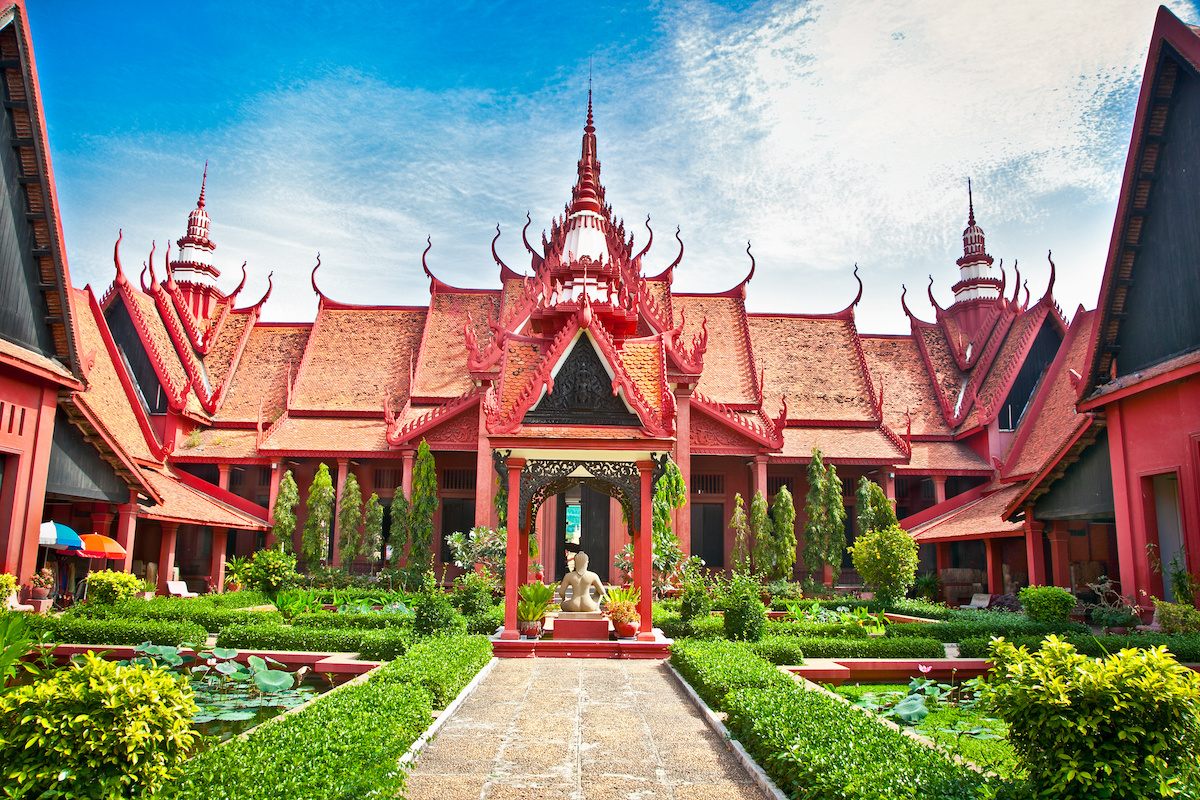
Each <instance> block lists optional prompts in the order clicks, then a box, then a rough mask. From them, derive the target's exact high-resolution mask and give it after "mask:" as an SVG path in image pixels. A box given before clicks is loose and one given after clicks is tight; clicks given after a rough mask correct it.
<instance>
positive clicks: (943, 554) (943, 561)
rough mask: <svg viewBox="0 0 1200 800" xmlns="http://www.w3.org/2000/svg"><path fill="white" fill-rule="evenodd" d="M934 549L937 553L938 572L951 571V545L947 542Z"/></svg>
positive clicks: (939, 543) (935, 546)
mask: <svg viewBox="0 0 1200 800" xmlns="http://www.w3.org/2000/svg"><path fill="white" fill-rule="evenodd" d="M934 548H935V549H936V552H937V571H938V572H939V573H941V571H942V570H944V569H950V545H949V544H947V543H946V542H938V543H937V544H936V545H934Z"/></svg>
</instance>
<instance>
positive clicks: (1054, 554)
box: [1049, 519, 1071, 589]
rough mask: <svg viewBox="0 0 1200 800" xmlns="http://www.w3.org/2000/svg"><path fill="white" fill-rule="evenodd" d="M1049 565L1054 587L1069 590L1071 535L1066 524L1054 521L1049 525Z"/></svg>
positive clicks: (1058, 520) (1061, 521)
mask: <svg viewBox="0 0 1200 800" xmlns="http://www.w3.org/2000/svg"><path fill="white" fill-rule="evenodd" d="M1049 537H1050V563H1051V564H1052V565H1053V569H1054V585H1055V586H1061V587H1062V588H1064V589H1070V588H1071V533H1070V531H1068V530H1067V523H1066V522H1065V521H1063V520H1061V519H1056V520H1054V521H1053V522H1051V523H1050V533H1049Z"/></svg>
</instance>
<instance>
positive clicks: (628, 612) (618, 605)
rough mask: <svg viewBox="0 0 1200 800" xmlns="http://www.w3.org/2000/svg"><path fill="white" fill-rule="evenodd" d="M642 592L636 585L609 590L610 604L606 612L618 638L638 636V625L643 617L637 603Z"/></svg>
mask: <svg viewBox="0 0 1200 800" xmlns="http://www.w3.org/2000/svg"><path fill="white" fill-rule="evenodd" d="M641 596H642V593H641V591H640V590H639V589H638V588H637V587H636V586H631V587H628V588H616V587H610V588H609V590H608V605H607V606H606V607H605V612H606V613H607V614H608V618H609V619H610V620H612V624H613V630H615V631H616V632H617V638H618V639H630V638H633V637H634V636H637V632H638V626H639V625H640V624H641V622H642V617H641V615H640V614H638V610H637V604H638V600H640V599H641Z"/></svg>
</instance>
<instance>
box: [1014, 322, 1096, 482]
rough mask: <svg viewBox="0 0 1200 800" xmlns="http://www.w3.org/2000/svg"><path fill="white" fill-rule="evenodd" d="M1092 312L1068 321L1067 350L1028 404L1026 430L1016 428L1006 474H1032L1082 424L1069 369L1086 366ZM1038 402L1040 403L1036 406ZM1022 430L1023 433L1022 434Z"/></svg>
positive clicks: (1082, 419)
mask: <svg viewBox="0 0 1200 800" xmlns="http://www.w3.org/2000/svg"><path fill="white" fill-rule="evenodd" d="M1094 319H1095V312H1094V311H1089V312H1081V313H1080V314H1077V315H1076V317H1075V321H1074V324H1072V325H1071V330H1070V333H1069V334H1068V335H1069V336H1070V337H1071V340H1070V342H1069V343H1067V345H1066V347H1067V354H1066V357H1065V358H1064V359H1063V361H1062V367H1061V369H1059V370H1058V371H1057V372H1056V373H1054V374H1053V375H1051V376H1049V377H1048V379H1047V381H1046V384H1045V385H1044V386H1043V388H1042V389H1041V390H1040V391H1039V392H1038V395H1039V396H1038V397H1037V398H1035V399H1034V401H1033V405H1032V406H1031V407H1030V408H1031V412H1036V413H1029V414H1026V415H1025V416H1026V418H1025V419H1024V420H1022V422H1021V427H1022V428H1024V427H1025V426H1026V425H1029V426H1031V427H1030V429H1029V431H1028V432H1027V433H1026V432H1025V431H1021V430H1018V431H1017V435H1016V436H1014V437H1013V444H1014V445H1016V444H1017V443H1018V442H1020V443H1021V450H1020V452H1019V453H1018V454H1017V458H1016V461H1015V462H1014V463H1013V464H1012V466H1011V467H1010V468H1009V469H1008V470H1007V474H1009V475H1032V474H1033V473H1035V472H1038V471H1039V470H1041V469H1042V467H1044V466H1046V463H1047V462H1048V461H1049V460H1050V459H1051V458H1052V457H1053V456H1054V455H1056V454H1057V453H1058V451H1059V450H1060V449H1061V448H1062V446H1063V445H1064V444H1066V443H1067V441H1068V440H1069V439H1070V438H1071V437H1072V436H1073V435H1074V434H1075V433H1076V432H1077V431H1078V430H1079V429H1080V428H1081V427H1083V426H1084V425H1085V424H1087V415H1086V414H1078V413H1076V411H1075V401H1076V389H1075V386H1074V385H1073V384H1072V383H1071V374H1070V370H1075V372H1076V373H1079V374H1081V375H1082V373H1083V371H1084V370H1085V369H1086V368H1087V358H1088V345H1089V344H1090V342H1091V335H1092V323H1093V321H1094ZM1039 404H1040V407H1039ZM1022 434H1025V435H1024V436H1023V435H1022Z"/></svg>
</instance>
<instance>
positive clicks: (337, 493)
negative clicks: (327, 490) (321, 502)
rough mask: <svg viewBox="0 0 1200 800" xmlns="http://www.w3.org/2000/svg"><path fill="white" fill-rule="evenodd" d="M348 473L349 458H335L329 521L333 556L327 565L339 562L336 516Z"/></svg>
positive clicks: (340, 557) (340, 549)
mask: <svg viewBox="0 0 1200 800" xmlns="http://www.w3.org/2000/svg"><path fill="white" fill-rule="evenodd" d="M349 474H350V459H348V458H339V459H338V460H337V487H336V488H335V489H334V495H333V519H331V520H330V521H329V531H330V534H331V535H332V536H333V558H331V559H329V566H331V567H336V566H338V564H339V563H341V559H342V545H341V542H339V541H338V540H339V539H340V538H341V534H340V533H338V517H339V516H340V515H341V513H342V492H344V491H345V490H346V476H347V475H349Z"/></svg>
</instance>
